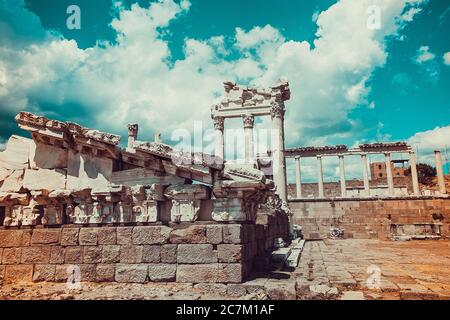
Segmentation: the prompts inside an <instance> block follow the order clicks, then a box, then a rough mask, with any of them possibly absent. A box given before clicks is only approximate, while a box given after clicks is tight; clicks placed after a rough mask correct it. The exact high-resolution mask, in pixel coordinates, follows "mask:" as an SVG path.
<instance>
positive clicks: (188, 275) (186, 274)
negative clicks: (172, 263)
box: [176, 263, 219, 283]
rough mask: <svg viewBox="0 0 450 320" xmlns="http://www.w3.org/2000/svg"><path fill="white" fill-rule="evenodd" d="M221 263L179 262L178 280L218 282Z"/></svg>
mask: <svg viewBox="0 0 450 320" xmlns="http://www.w3.org/2000/svg"><path fill="white" fill-rule="evenodd" d="M218 271H219V265H218V264H217V263H211V264H196V265H193V264H179V265H178V266H177V277H176V280H177V282H187V283H209V282H217V276H218Z"/></svg>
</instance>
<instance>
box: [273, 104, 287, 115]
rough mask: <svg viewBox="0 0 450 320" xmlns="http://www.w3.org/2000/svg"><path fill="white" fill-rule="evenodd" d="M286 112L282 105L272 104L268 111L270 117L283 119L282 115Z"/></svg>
mask: <svg viewBox="0 0 450 320" xmlns="http://www.w3.org/2000/svg"><path fill="white" fill-rule="evenodd" d="M285 112H286V110H285V108H284V105H282V104H280V103H277V102H274V103H272V108H271V109H270V117H271V118H272V119H273V118H280V119H284V113H285Z"/></svg>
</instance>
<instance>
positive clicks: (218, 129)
mask: <svg viewBox="0 0 450 320" xmlns="http://www.w3.org/2000/svg"><path fill="white" fill-rule="evenodd" d="M213 120H214V141H215V142H214V143H215V146H214V156H215V157H216V161H217V162H219V163H218V164H222V163H223V162H224V149H225V145H224V144H225V142H224V135H223V130H224V124H225V119H224V118H222V117H215V118H214V119H213Z"/></svg>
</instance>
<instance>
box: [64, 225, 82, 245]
mask: <svg viewBox="0 0 450 320" xmlns="http://www.w3.org/2000/svg"><path fill="white" fill-rule="evenodd" d="M79 233H80V228H63V229H62V232H61V245H62V246H77V245H78V235H79Z"/></svg>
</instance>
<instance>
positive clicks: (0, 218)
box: [0, 206, 6, 226]
mask: <svg viewBox="0 0 450 320" xmlns="http://www.w3.org/2000/svg"><path fill="white" fill-rule="evenodd" d="M5 216H6V207H1V206H0V226H2V225H3V222H4V221H5Z"/></svg>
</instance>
